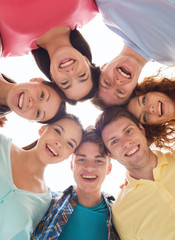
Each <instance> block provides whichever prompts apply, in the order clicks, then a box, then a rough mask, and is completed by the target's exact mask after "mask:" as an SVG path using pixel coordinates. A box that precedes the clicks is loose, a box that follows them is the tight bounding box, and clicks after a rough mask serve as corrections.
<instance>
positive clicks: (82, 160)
mask: <svg viewBox="0 0 175 240" xmlns="http://www.w3.org/2000/svg"><path fill="white" fill-rule="evenodd" d="M85 161H86V160H85V159H84V158H79V159H77V162H85Z"/></svg>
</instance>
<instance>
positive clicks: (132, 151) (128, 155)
mask: <svg viewBox="0 0 175 240" xmlns="http://www.w3.org/2000/svg"><path fill="white" fill-rule="evenodd" d="M138 150H139V145H137V146H136V147H134V148H132V149H131V150H130V151H128V152H127V153H126V154H125V156H127V157H130V156H131V155H133V154H135V153H136V152H137V151H138Z"/></svg>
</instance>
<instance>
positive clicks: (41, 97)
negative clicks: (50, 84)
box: [40, 91, 44, 100]
mask: <svg viewBox="0 0 175 240" xmlns="http://www.w3.org/2000/svg"><path fill="white" fill-rule="evenodd" d="M43 98H44V92H43V91H42V92H41V95H40V100H43Z"/></svg>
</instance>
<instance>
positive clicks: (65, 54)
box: [0, 0, 100, 101]
mask: <svg viewBox="0 0 175 240" xmlns="http://www.w3.org/2000/svg"><path fill="white" fill-rule="evenodd" d="M97 13H98V10H97V7H96V5H95V3H94V1H93V0H74V1H72V0H64V1H58V0H49V1H48V0H25V1H23V0H1V3H0V16H1V17H0V34H1V41H2V56H3V57H7V56H20V55H24V54H26V53H28V52H30V51H32V53H33V55H34V56H36V61H37V64H38V65H39V67H40V69H41V70H42V71H43V72H44V73H45V74H46V76H47V77H48V78H49V79H50V80H53V81H55V82H56V84H57V85H58V86H59V87H60V89H61V90H62V91H63V92H64V93H65V95H66V97H67V98H68V99H72V100H75V101H76V100H85V99H86V98H90V97H92V96H93V92H94V88H96V87H97V85H98V81H97V80H98V76H99V74H100V71H99V68H96V67H95V66H94V65H93V64H92V62H91V61H92V56H91V51H90V48H89V46H88V44H87V42H86V41H85V40H84V39H83V37H82V36H81V35H80V33H79V32H78V31H77V30H74V29H75V28H77V27H82V26H83V25H84V24H86V23H87V22H89V21H90V20H91V19H92V18H93V17H94V16H95V15H96V14H97ZM72 32H73V34H72ZM77 39H78V40H77ZM77 41H78V42H77ZM77 48H78V49H77ZM37 50H38V53H36V52H37ZM42 50H44V55H46V60H45V58H44V59H43V51H42ZM39 59H41V60H42V61H41V62H40V60H39ZM38 61H39V62H38ZM96 79H97V80H96ZM93 82H94V83H93Z"/></svg>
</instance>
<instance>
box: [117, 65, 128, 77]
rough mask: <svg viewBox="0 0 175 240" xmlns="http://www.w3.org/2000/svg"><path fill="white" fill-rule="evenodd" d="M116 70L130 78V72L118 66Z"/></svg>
mask: <svg viewBox="0 0 175 240" xmlns="http://www.w3.org/2000/svg"><path fill="white" fill-rule="evenodd" d="M117 71H118V72H119V73H120V75H122V76H123V77H125V78H127V79H130V78H131V73H130V72H128V71H127V70H126V69H125V68H123V67H119V68H117Z"/></svg>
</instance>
